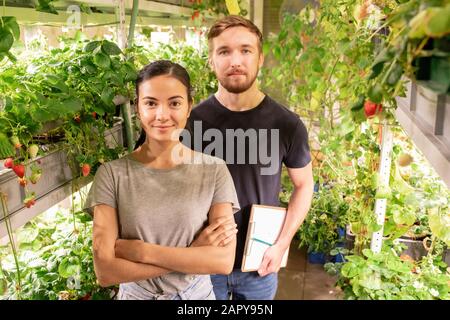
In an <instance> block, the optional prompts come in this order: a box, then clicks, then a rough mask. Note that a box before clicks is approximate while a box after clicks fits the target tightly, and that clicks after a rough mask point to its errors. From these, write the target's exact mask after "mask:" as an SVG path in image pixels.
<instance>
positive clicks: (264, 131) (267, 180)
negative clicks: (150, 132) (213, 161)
mask: <svg viewBox="0 0 450 320" xmlns="http://www.w3.org/2000/svg"><path fill="white" fill-rule="evenodd" d="M186 128H187V129H188V131H189V132H190V137H191V138H190V139H189V138H187V139H186V138H185V137H183V143H184V144H185V145H187V146H189V147H191V148H192V149H194V150H195V151H199V152H203V153H206V154H210V155H213V156H216V157H219V158H222V159H223V160H225V161H226V162H227V166H228V169H229V171H230V173H231V176H232V177H233V181H234V184H235V187H236V192H237V195H238V198H239V204H240V206H241V210H240V211H239V212H237V213H236V214H235V220H236V224H237V228H238V234H237V248H236V259H235V263H234V268H241V264H242V256H243V253H244V246H245V238H246V233H247V227H248V221H249V217H250V208H251V205H252V204H262V205H270V206H279V205H280V203H279V193H280V189H281V168H282V163H284V164H285V165H286V167H288V168H302V167H304V166H306V165H307V164H308V163H309V162H310V160H311V157H310V153H309V146H308V134H307V131H306V128H305V126H304V124H303V122H302V121H301V120H300V118H299V117H298V115H297V114H295V113H293V112H291V111H290V110H288V109H287V108H285V107H284V106H282V105H280V104H279V103H277V102H276V101H274V100H273V99H271V98H270V97H268V96H265V98H264V99H263V101H262V102H261V103H260V104H259V105H258V106H256V107H255V108H253V109H250V110H246V111H231V110H229V109H227V108H226V107H225V106H223V105H222V104H221V103H220V102H219V101H218V100H217V99H216V97H215V96H214V95H212V96H210V97H209V98H208V99H206V100H205V101H203V102H201V103H200V104H199V105H198V106H197V107H195V108H194V109H193V110H192V112H191V116H190V117H189V120H188V124H187V126H186ZM189 140H190V141H189Z"/></svg>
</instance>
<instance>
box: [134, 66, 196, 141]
mask: <svg viewBox="0 0 450 320" xmlns="http://www.w3.org/2000/svg"><path fill="white" fill-rule="evenodd" d="M164 75H167V76H171V77H174V78H175V79H177V80H178V81H180V82H181V83H182V84H184V86H185V87H186V90H187V96H188V101H189V103H192V102H193V99H192V86H191V78H190V77H189V73H188V72H187V71H186V69H185V68H183V67H182V66H181V65H179V64H178V63H175V62H172V61H169V60H158V61H154V62H152V63H149V64H148V65H146V66H145V67H144V68H142V69H141V71H139V74H138V76H137V79H136V82H135V84H136V105H137V103H138V101H139V86H140V85H141V83H142V82H144V81H146V80H150V79H151V78H154V77H157V76H164ZM145 138H146V137H145V131H144V129H142V131H141V135H140V136H139V139H138V140H137V141H136V144H135V146H134V150H136V149H137V148H138V147H140V146H141V145H142V144H143V143H144V142H145Z"/></svg>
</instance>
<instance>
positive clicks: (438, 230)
mask: <svg viewBox="0 0 450 320" xmlns="http://www.w3.org/2000/svg"><path fill="white" fill-rule="evenodd" d="M428 223H429V225H430V229H431V232H433V235H435V236H436V237H438V238H439V239H441V240H442V241H444V242H445V244H446V245H447V246H450V214H449V213H448V212H445V211H444V212H440V210H439V208H432V209H429V210H428Z"/></svg>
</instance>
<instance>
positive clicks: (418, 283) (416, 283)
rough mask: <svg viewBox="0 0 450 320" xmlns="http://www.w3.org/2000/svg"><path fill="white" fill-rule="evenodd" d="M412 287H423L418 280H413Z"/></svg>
mask: <svg viewBox="0 0 450 320" xmlns="http://www.w3.org/2000/svg"><path fill="white" fill-rule="evenodd" d="M413 287H414V288H416V289H422V288H423V283H422V282H419V281H414V283H413Z"/></svg>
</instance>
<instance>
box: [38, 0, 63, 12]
mask: <svg viewBox="0 0 450 320" xmlns="http://www.w3.org/2000/svg"><path fill="white" fill-rule="evenodd" d="M53 1H55V0H38V2H39V4H38V5H37V6H36V11H41V12H46V13H51V14H58V11H56V8H55V7H54V6H53V4H51V2H53Z"/></svg>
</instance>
